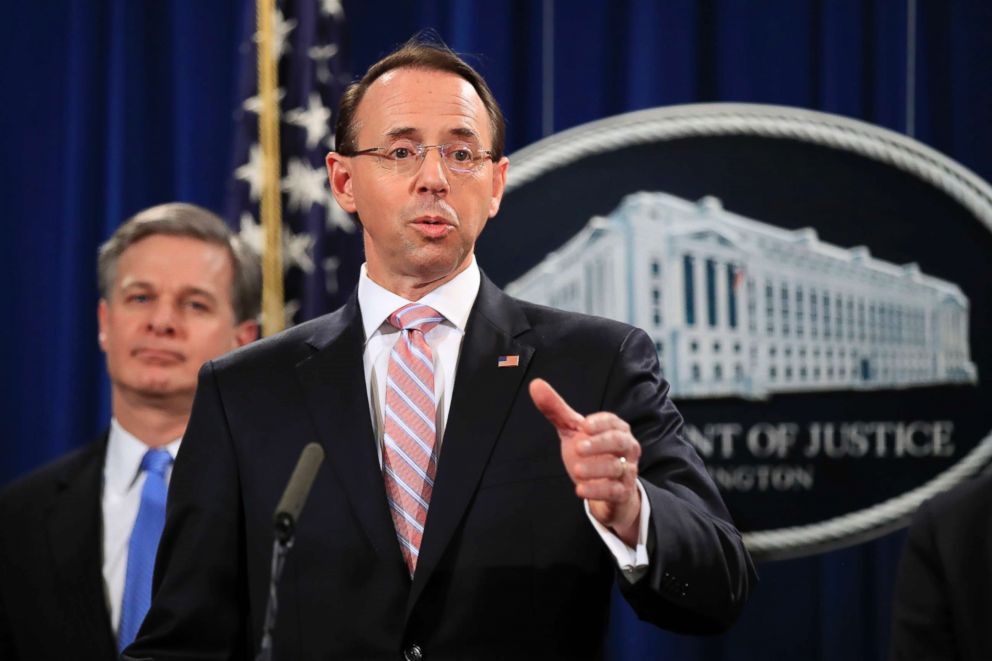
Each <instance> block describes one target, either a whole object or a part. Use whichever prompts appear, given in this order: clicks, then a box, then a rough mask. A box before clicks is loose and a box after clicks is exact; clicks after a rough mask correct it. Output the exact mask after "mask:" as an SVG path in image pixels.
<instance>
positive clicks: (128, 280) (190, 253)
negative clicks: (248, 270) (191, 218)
mask: <svg viewBox="0 0 992 661" xmlns="http://www.w3.org/2000/svg"><path fill="white" fill-rule="evenodd" d="M233 273H234V269H233V266H232V263H231V256H230V253H229V252H228V250H227V248H226V247H224V246H221V245H217V244H216V243H208V242H206V241H201V240H200V239H197V238H194V237H189V236H172V235H168V234H153V235H151V236H147V237H145V238H143V239H140V240H139V241H136V242H135V243H133V244H131V245H130V246H128V247H127V249H125V250H124V252H123V253H121V256H120V258H119V259H118V260H117V268H116V273H115V280H116V284H117V285H118V286H120V287H126V286H128V285H131V284H136V283H144V284H149V285H152V286H156V287H162V288H170V289H181V288H187V287H195V288H199V289H207V290H215V289H216V290H220V289H221V288H223V287H227V286H229V285H230V283H231V281H232V278H233Z"/></svg>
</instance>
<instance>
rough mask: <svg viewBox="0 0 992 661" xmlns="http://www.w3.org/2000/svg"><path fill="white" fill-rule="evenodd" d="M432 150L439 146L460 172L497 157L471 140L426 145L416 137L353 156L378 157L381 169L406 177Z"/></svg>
mask: <svg viewBox="0 0 992 661" xmlns="http://www.w3.org/2000/svg"><path fill="white" fill-rule="evenodd" d="M431 149H436V150H437V151H438V153H439V154H441V160H442V161H443V162H444V164H445V165H446V166H447V168H448V170H449V171H451V172H454V173H456V174H469V173H472V172H475V171H477V170H478V169H479V168H481V167H482V165H483V163H484V162H485V161H486V160H495V159H493V152H492V150H490V149H479V148H478V147H474V146H472V145H471V144H469V143H467V142H446V143H444V144H443V145H422V144H419V143H416V142H413V141H412V140H395V141H393V142H391V143H389V145H388V146H386V147H370V148H368V149H361V150H359V151H356V152H354V153H353V154H351V156H366V155H368V156H375V157H376V160H377V161H378V163H379V166H380V167H381V168H383V169H385V170H389V171H390V172H395V173H396V174H398V175H403V176H405V175H411V174H414V173H415V172H417V171H418V170H419V169H420V166H421V165H422V164H423V162H424V159H425V158H426V157H427V152H428V151H430V150H431Z"/></svg>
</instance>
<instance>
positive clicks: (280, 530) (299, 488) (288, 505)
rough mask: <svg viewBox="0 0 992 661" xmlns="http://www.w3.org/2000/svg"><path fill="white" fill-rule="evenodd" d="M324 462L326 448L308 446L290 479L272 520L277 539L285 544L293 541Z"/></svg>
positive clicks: (304, 449) (311, 444) (313, 445)
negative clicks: (314, 481) (297, 524)
mask: <svg viewBox="0 0 992 661" xmlns="http://www.w3.org/2000/svg"><path fill="white" fill-rule="evenodd" d="M322 461H324V448H322V447H320V445H318V444H317V443H310V444H308V445H307V446H306V447H305V448H303V452H302V453H300V458H299V460H298V461H297V462H296V468H294V469H293V474H292V475H290V477H289V483H288V484H287V485H286V490H285V491H284V492H283V494H282V498H281V499H280V500H279V504H278V505H277V506H276V513H275V516H273V518H272V522H273V524H274V525H275V528H276V539H278V540H279V541H280V542H282V543H283V544H288V543H289V542H290V541H291V540H292V539H293V535H294V534H295V532H296V520H297V519H299V518H300V512H302V511H303V506H304V505H305V504H306V502H307V496H309V495H310V487H312V486H313V480H314V478H315V477H317V469H318V468H320V464H321V462H322Z"/></svg>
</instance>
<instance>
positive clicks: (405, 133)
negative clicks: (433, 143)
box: [386, 126, 419, 140]
mask: <svg viewBox="0 0 992 661" xmlns="http://www.w3.org/2000/svg"><path fill="white" fill-rule="evenodd" d="M418 133H419V131H417V129H415V128H413V127H412V126H397V127H396V128H394V129H389V130H388V131H386V137H387V138H390V139H392V140H395V139H397V138H410V137H413V136H415V135H417V134H418Z"/></svg>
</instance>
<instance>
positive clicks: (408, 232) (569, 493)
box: [126, 41, 754, 660]
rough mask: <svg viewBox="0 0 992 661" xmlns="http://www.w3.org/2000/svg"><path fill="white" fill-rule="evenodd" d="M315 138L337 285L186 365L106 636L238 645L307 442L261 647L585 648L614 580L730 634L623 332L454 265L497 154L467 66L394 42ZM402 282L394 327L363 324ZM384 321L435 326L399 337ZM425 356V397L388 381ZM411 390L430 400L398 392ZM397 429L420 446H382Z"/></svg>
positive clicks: (671, 417) (723, 603)
mask: <svg viewBox="0 0 992 661" xmlns="http://www.w3.org/2000/svg"><path fill="white" fill-rule="evenodd" d="M336 135H337V140H338V147H337V151H336V152H334V153H331V154H329V155H328V157H327V164H328V170H329V176H330V183H331V188H332V191H333V194H334V196H335V198H336V199H337V201H338V203H339V204H340V205H341V206H342V208H344V209H345V210H346V211H349V212H357V214H358V217H359V219H360V220H361V223H362V228H363V231H364V241H365V256H366V260H367V261H366V263H365V265H364V267H363V269H362V273H361V278H360V284H359V286H358V291H357V293H356V295H355V296H353V297H352V299H351V300H350V302H348V303H347V304H346V305H345V306H344V307H343V308H341V309H340V310H338V311H336V312H334V313H332V314H330V315H327V316H325V317H321V318H319V319H316V320H314V321H312V322H308V323H305V324H302V325H300V326H297V327H296V328H293V329H291V330H289V331H286V332H284V333H282V334H279V335H277V336H274V337H272V338H269V339H267V340H263V341H262V342H260V343H256V344H254V345H252V346H250V347H246V348H245V349H243V350H239V351H236V352H234V353H232V354H230V355H229V356H227V357H225V358H221V359H219V360H217V361H212V362H210V363H208V364H207V365H206V366H204V369H203V371H202V372H201V375H200V382H199V386H198V388H197V395H196V402H195V403H194V405H193V414H192V416H191V418H190V425H189V429H188V431H187V435H186V438H185V441H184V444H183V448H182V452H181V453H180V455H179V458H178V461H177V464H176V469H175V474H174V476H173V480H172V485H171V491H170V493H169V508H168V520H167V522H166V526H165V532H164V534H163V537H162V545H161V547H160V549H159V559H158V563H157V565H156V568H155V570H156V571H155V595H154V599H153V602H152V607H151V610H150V611H149V613H148V617H147V618H146V619H145V622H144V625H143V627H142V629H141V632H140V634H139V635H138V639H137V640H136V641H135V643H134V644H133V645H132V646H131V647H130V648H128V650H127V651H126V655H127V656H128V657H129V658H149V657H150V658H154V659H179V658H184V659H185V658H197V659H229V658H236V659H241V658H248V657H249V656H250V655H251V654H252V651H253V648H254V647H255V646H256V645H257V644H258V639H259V636H260V630H261V625H262V618H263V613H264V608H265V602H266V596H267V587H268V578H269V562H270V557H271V556H270V551H271V540H272V533H271V531H272V524H271V520H272V512H273V509H274V508H275V505H276V502H277V500H278V499H279V496H280V493H281V492H282V490H283V487H284V485H285V483H286V480H287V477H288V476H289V474H290V472H291V470H292V468H293V465H294V464H295V462H296V459H297V457H298V455H299V453H300V450H301V449H302V448H303V446H304V445H305V444H307V443H309V442H312V441H317V442H320V443H321V444H322V445H323V447H324V449H325V450H326V453H327V459H326V461H325V462H324V464H323V467H322V468H321V470H320V472H319V473H318V475H317V478H316V482H315V484H314V488H313V491H312V493H311V494H310V498H309V501H308V504H307V510H306V511H305V512H304V513H303V516H302V518H301V520H300V522H299V526H298V529H297V538H296V544H295V546H294V548H293V550H292V555H290V557H289V560H288V562H287V564H286V568H285V572H284V574H283V577H282V584H281V586H280V595H279V606H280V610H279V619H278V621H277V628H276V657H277V658H280V659H332V658H333V659H391V660H394V659H397V658H404V657H405V658H408V659H421V658H423V659H462V660H464V659H479V658H498V659H520V658H534V659H550V658H564V659H576V658H588V657H596V656H599V655H600V654H601V653H602V647H603V639H604V632H605V630H606V623H607V615H608V607H609V595H610V589H611V585H612V582H613V581H614V580H617V581H619V584H620V586H621V588H622V590H623V591H624V594H625V595H626V597H627V599H628V600H629V601H630V603H631V604H632V605H633V606H634V608H635V609H636V610H637V612H638V613H639V614H640V616H641V617H643V618H645V619H647V620H649V621H651V622H654V623H657V624H658V625H660V626H664V627H669V628H671V629H674V630H677V631H685V632H715V631H720V630H723V629H725V628H726V627H728V626H729V625H730V624H731V623H732V622H733V621H734V619H735V617H736V616H737V614H738V612H739V611H740V609H741V606H742V605H743V604H744V601H745V599H746V596H747V593H748V589H749V588H750V586H751V583H752V582H753V580H754V574H753V569H752V565H751V561H750V558H749V556H748V554H747V552H746V551H745V549H744V547H743V545H742V543H741V539H740V536H739V534H738V532H737V530H736V529H735V528H734V526H733V525H732V524H731V522H730V520H729V517H728V515H727V512H726V510H725V508H724V505H723V503H722V502H721V500H720V497H719V495H718V493H717V491H716V489H715V487H714V486H713V484H712V482H711V481H710V479H709V478H708V476H707V473H706V471H705V470H704V468H703V466H702V464H701V462H700V460H699V458H698V456H697V455H696V453H695V452H694V451H693V450H692V448H691V447H690V446H689V445H688V444H687V443H686V442H685V440H684V439H683V436H682V433H681V422H682V421H681V418H680V416H679V414H678V412H677V411H676V410H675V408H674V406H673V405H672V404H671V402H670V401H669V399H668V397H667V391H668V386H667V384H666V383H665V381H664V380H663V379H662V378H661V376H660V373H659V366H658V361H657V354H656V353H655V350H654V347H653V345H652V343H651V341H649V339H648V337H647V335H646V334H645V333H643V332H642V331H639V330H637V329H634V328H631V327H629V326H626V325H623V324H619V323H615V322H612V321H606V320H604V319H596V318H592V317H588V316H581V315H576V314H569V313H565V312H561V311H558V310H553V309H550V308H544V307H538V306H535V305H530V304H527V303H523V302H521V301H517V300H514V299H511V298H509V297H508V296H506V295H505V294H503V293H502V292H501V291H500V290H499V289H497V288H496V287H495V286H494V285H493V284H492V283H490V282H489V281H488V280H487V279H486V278H485V276H483V275H481V273H480V271H479V269H478V267H477V266H476V263H475V258H474V256H473V249H474V246H475V241H476V239H477V238H478V236H479V234H480V232H481V231H482V229H483V227H484V225H485V224H486V221H487V220H488V219H489V218H491V217H493V216H495V215H496V212H497V210H498V209H499V203H500V199H501V197H502V195H503V190H504V185H505V182H506V174H507V159H506V158H505V157H504V156H503V154H502V151H503V144H504V140H503V136H504V128H503V120H502V116H501V114H500V112H499V109H498V107H497V105H496V103H495V101H494V99H493V97H492V94H491V92H490V91H489V89H488V87H487V86H486V84H485V82H484V81H483V80H482V78H481V77H479V75H478V74H477V73H476V72H475V71H474V70H472V69H471V68H470V67H468V65H466V64H465V63H464V62H463V61H462V60H460V59H458V57H457V56H456V55H454V53H452V52H451V51H449V50H447V49H446V47H441V46H437V45H433V44H424V43H420V42H416V41H414V42H411V43H409V44H407V45H406V46H405V47H403V48H401V49H400V50H399V51H397V52H395V53H393V54H392V55H390V56H388V57H386V58H385V59H384V60H382V61H380V62H379V63H377V64H375V65H373V66H372V68H371V69H370V70H369V72H368V73H366V75H365V77H364V78H363V79H362V80H361V81H360V82H359V83H357V84H356V85H353V86H352V87H351V88H350V89H349V90H348V91H347V92H346V94H345V95H344V98H343V100H342V107H341V109H340V112H339V115H338V120H337V132H336ZM540 213H541V210H540V209H535V210H534V218H533V222H541V217H540ZM520 238H521V240H522V241H525V240H526V236H521V237H520ZM413 301H416V302H417V303H419V304H422V305H420V306H416V307H414V308H410V309H409V310H403V312H402V314H401V317H403V321H404V323H403V324H397V326H399V327H401V328H403V329H405V330H402V331H400V330H398V329H397V327H394V325H393V324H392V323H389V322H387V319H388V318H390V317H391V315H392V314H393V313H394V312H395V311H397V310H400V309H402V308H404V307H405V306H407V305H408V304H409V303H410V302H413ZM410 310H412V312H411V311H410ZM408 313H409V315H412V316H413V317H418V318H419V317H420V316H422V315H426V318H431V317H432V316H434V317H435V318H440V323H438V324H437V325H436V326H434V325H433V323H434V322H431V324H430V325H429V326H430V327H429V329H428V330H422V329H420V330H418V329H413V330H409V329H407V326H406V323H407V322H406V319H407V317H406V316H404V315H407V314H408ZM384 322H385V323H384ZM425 328H426V327H425ZM424 341H426V346H425V345H423V344H419V343H421V342H424ZM403 352H410V355H409V356H407V358H403V357H402V356H401V354H403ZM413 354H416V356H415V357H410V356H413ZM404 361H407V362H404ZM400 363H402V365H400ZM394 367H395V370H396V371H394ZM431 368H433V371H432V372H431V374H432V375H433V377H432V378H433V385H434V388H433V389H432V392H433V394H434V396H435V397H434V398H430V397H429V396H428V395H425V394H424V393H427V392H430V391H431V389H430V388H428V387H427V385H426V384H427V383H428V380H427V377H426V376H425V377H424V379H423V381H422V382H420V387H421V391H422V392H420V391H417V390H416V387H417V384H415V383H413V381H412V377H411V378H408V376H409V374H410V373H411V372H416V371H418V370H424V369H427V370H430V369H431ZM403 370H405V371H403ZM400 382H402V383H400ZM549 383H553V384H554V385H555V387H556V388H558V389H560V391H561V393H562V395H563V396H564V399H562V398H561V397H560V396H559V395H558V394H557V393H556V392H555V391H554V390H552V389H551V386H549V385H548V384H549ZM407 387H409V388H412V390H406V392H405V394H404V395H403V396H400V395H399V394H398V391H400V390H403V389H404V388H407ZM528 389H529V396H528ZM391 397H392V400H391ZM403 397H406V398H407V399H403ZM418 397H419V398H420V400H419V401H421V402H422V401H428V400H432V401H433V400H436V402H434V403H432V407H433V408H432V412H433V415H427V414H426V413H424V412H423V410H421V411H420V414H419V415H420V417H419V418H418V417H417V414H414V413H410V410H411V409H404V408H403V406H404V404H408V402H409V401H413V400H415V399H417V398H418ZM532 400H533V401H532ZM565 400H567V401H568V402H569V404H570V405H571V407H574V409H575V410H573V409H572V408H570V405H569V404H566V403H565ZM535 404H536V407H535ZM419 405H420V404H418V406H419ZM576 411H583V412H589V411H593V412H595V411H599V412H598V413H592V414H591V415H583V414H579V413H576ZM542 413H543V415H542ZM403 416H408V417H407V418H405V423H404V424H406V425H407V427H409V428H413V427H418V425H419V429H420V431H418V430H417V429H413V430H412V431H411V430H410V429H408V428H403V430H400V423H399V422H397V419H398V418H403ZM549 421H550V424H549ZM628 423H629V424H628ZM423 429H433V430H434V435H433V437H432V438H431V439H430V440H425V438H426V437H424V436H418V438H419V439H420V441H421V444H420V445H417V446H414V445H413V441H411V440H410V437H412V436H414V435H419V434H421V433H423ZM556 430H557V433H556ZM407 435H409V437H408V436H407ZM393 436H395V438H393ZM431 443H433V446H431V445H430V444H431ZM403 444H406V449H405V450H404V452H408V453H409V455H408V458H410V459H411V460H412V459H416V458H417V457H414V456H413V455H418V456H419V459H418V460H419V461H424V462H426V463H425V464H423V465H421V464H417V466H418V467H419V468H417V469H413V468H411V466H413V465H414V464H413V462H412V461H411V462H408V463H407V464H404V463H403V462H404V461H407V460H406V459H404V458H403V457H400V456H399V454H400V453H399V451H398V450H397V448H398V447H399V446H401V445H403ZM438 446H439V447H438ZM430 447H433V450H431V449H430ZM435 470H436V472H434V471H435ZM396 473H401V474H404V475H403V476H402V477H403V478H404V480H406V478H409V477H410V476H411V475H413V474H414V473H416V474H417V475H426V476H427V477H428V478H430V477H431V476H433V479H434V480H435V481H434V483H433V489H432V490H431V489H426V488H425V487H424V485H425V484H428V483H429V482H428V480H424V479H423V478H421V482H422V483H421V482H416V487H413V486H412V485H413V482H415V480H413V478H411V480H413V482H410V483H407V482H404V483H405V485H406V486H405V488H404V487H398V486H397V484H396V481H395V474H396ZM410 490H412V491H414V492H415V494H416V495H415V496H411V495H410ZM387 492H388V493H389V498H388V499H387ZM418 508H419V509H418ZM425 509H426V514H425V513H424V510H425ZM420 516H425V517H426V521H425V522H422V521H414V520H415V519H416V518H417V517H420ZM411 521H414V522H413V523H411ZM418 526H419V528H422V531H420V529H419V528H418ZM401 538H402V539H401Z"/></svg>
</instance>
